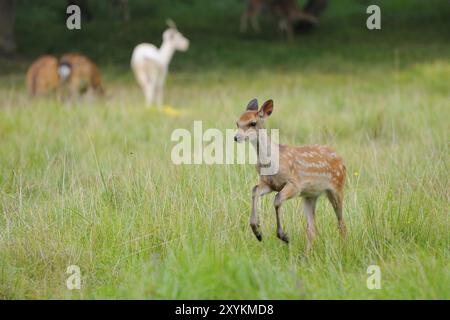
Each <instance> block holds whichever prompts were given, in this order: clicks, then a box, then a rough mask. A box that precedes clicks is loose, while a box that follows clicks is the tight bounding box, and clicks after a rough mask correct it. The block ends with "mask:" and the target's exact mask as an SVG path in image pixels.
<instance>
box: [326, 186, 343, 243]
mask: <svg viewBox="0 0 450 320" xmlns="http://www.w3.org/2000/svg"><path fill="white" fill-rule="evenodd" d="M327 197H328V200H330V202H331V205H332V206H333V209H334V212H335V213H336V217H337V220H338V226H339V232H340V233H341V235H342V236H344V237H345V235H346V234H347V227H346V226H345V222H344V216H343V215H342V207H343V194H342V193H340V192H337V191H334V190H328V191H327Z"/></svg>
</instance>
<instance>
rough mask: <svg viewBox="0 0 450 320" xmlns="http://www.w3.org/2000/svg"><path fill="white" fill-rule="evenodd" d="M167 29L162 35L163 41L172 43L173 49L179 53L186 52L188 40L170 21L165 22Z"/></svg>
mask: <svg viewBox="0 0 450 320" xmlns="http://www.w3.org/2000/svg"><path fill="white" fill-rule="evenodd" d="M167 25H168V26H169V28H168V29H167V30H166V31H164V33H163V41H164V42H169V43H172V45H173V47H174V48H175V49H176V50H179V51H186V50H187V49H188V48H189V40H188V39H187V38H186V37H184V36H183V34H182V33H181V32H180V31H178V29H177V26H176V25H175V23H174V22H173V21H172V20H167Z"/></svg>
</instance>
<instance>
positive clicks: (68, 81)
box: [58, 53, 104, 99]
mask: <svg viewBox="0 0 450 320" xmlns="http://www.w3.org/2000/svg"><path fill="white" fill-rule="evenodd" d="M58 73H59V78H60V82H61V86H62V88H65V87H66V86H68V89H69V93H70V97H71V98H72V99H73V98H76V97H77V96H78V95H80V94H83V93H85V92H87V91H88V90H91V91H93V92H95V93H97V94H99V95H103V94H104V89H103V85H102V79H101V75H100V71H99V70H98V68H97V66H96V65H95V63H93V62H92V61H91V60H90V59H89V58H88V57H86V56H84V55H82V54H79V53H67V54H65V55H63V56H62V57H61V59H60V60H59V67H58Z"/></svg>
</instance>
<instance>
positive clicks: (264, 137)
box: [251, 130, 279, 165]
mask: <svg viewBox="0 0 450 320" xmlns="http://www.w3.org/2000/svg"><path fill="white" fill-rule="evenodd" d="M251 143H252V145H253V147H254V148H255V150H256V156H257V157H258V158H257V159H258V165H260V164H267V163H270V160H271V158H270V157H271V155H272V154H273V152H275V151H278V148H279V145H278V144H277V143H275V142H273V141H272V139H270V136H269V135H268V134H267V130H258V136H257V138H256V139H255V140H252V141H251Z"/></svg>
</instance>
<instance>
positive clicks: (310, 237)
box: [303, 197, 317, 253]
mask: <svg viewBox="0 0 450 320" xmlns="http://www.w3.org/2000/svg"><path fill="white" fill-rule="evenodd" d="M316 201H317V197H311V198H304V199H303V208H304V212H305V217H306V223H307V225H306V236H307V242H306V252H307V253H308V252H309V251H310V250H311V247H312V244H313V241H314V238H315V237H316V221H315V213H316Z"/></svg>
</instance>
